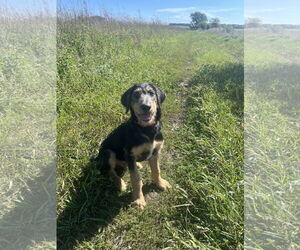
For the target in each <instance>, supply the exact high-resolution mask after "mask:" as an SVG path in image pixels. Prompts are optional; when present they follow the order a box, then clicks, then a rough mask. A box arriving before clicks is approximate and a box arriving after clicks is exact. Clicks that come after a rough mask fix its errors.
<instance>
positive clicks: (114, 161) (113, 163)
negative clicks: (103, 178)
mask: <svg viewBox="0 0 300 250" xmlns="http://www.w3.org/2000/svg"><path fill="white" fill-rule="evenodd" d="M108 163H109V165H110V170H109V175H110V177H111V178H112V179H113V181H114V182H115V183H116V184H117V185H118V187H119V189H120V191H125V190H126V183H125V181H124V180H123V179H122V178H120V177H119V176H118V175H117V173H116V171H115V167H116V165H119V163H122V161H119V160H117V159H116V154H115V153H114V152H112V151H111V153H110V158H109V160H108ZM124 163H125V162H124ZM125 165H126V163H125Z"/></svg>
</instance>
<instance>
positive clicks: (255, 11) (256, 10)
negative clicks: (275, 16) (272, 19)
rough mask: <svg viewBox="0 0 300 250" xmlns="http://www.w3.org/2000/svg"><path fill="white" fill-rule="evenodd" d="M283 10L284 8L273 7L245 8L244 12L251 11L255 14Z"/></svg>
mask: <svg viewBox="0 0 300 250" xmlns="http://www.w3.org/2000/svg"><path fill="white" fill-rule="evenodd" d="M282 10H285V9H284V8H273V9H252V10H251V9H249V10H248V9H247V8H246V9H245V12H246V13H252V14H256V13H268V12H269V13H270V12H278V11H282Z"/></svg>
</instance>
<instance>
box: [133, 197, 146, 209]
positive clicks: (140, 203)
mask: <svg viewBox="0 0 300 250" xmlns="http://www.w3.org/2000/svg"><path fill="white" fill-rule="evenodd" d="M132 204H133V205H135V206H138V207H139V208H141V209H144V207H145V206H146V201H145V199H144V198H140V199H136V200H135V201H133V202H132Z"/></svg>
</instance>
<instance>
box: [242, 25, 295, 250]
mask: <svg viewBox="0 0 300 250" xmlns="http://www.w3.org/2000/svg"><path fill="white" fill-rule="evenodd" d="M298 44H299V30H298V29H296V30H295V29H291V30H288V29H278V28H277V29H275V30H274V29H270V28H269V29H266V28H260V29H253V30H251V29H249V30H247V31H246V32H245V248H246V249H299V248H300V241H299V239H300V231H299V228H300V227H299V226H300V225H299V221H300V218H299V209H300V207H299V204H300V200H299V193H300V183H299V176H300V172H299V139H300V134H299V131H300V130H299V110H300V109H299V97H300V96H299V93H300V91H299V90H300V87H299V86H300V85H299V76H300V75H299V62H300V61H299V60H300V57H299V52H300V50H299V46H298Z"/></svg>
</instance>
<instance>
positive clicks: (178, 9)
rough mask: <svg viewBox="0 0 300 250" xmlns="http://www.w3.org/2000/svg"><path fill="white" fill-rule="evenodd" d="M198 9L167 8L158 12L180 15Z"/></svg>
mask: <svg viewBox="0 0 300 250" xmlns="http://www.w3.org/2000/svg"><path fill="white" fill-rule="evenodd" d="M195 9H196V7H187V8H166V9H158V10H156V12H170V13H180V12H185V11H190V10H195Z"/></svg>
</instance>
